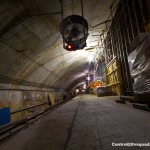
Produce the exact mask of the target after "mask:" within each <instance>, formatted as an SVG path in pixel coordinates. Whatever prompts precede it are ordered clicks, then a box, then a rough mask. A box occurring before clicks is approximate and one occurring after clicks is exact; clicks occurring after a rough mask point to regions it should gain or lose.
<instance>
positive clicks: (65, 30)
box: [60, 15, 88, 51]
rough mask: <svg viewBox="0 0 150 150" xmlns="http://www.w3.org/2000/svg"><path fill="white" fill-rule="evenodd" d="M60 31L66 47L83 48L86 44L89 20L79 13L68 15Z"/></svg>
mask: <svg viewBox="0 0 150 150" xmlns="http://www.w3.org/2000/svg"><path fill="white" fill-rule="evenodd" d="M60 32H61V34H62V37H63V43H64V48H65V49H67V50H71V51H72V50H78V49H83V48H84V47H85V46H86V39H87V36H88V22H87V21H86V19H84V18H83V17H82V16H79V15H71V16H68V17H66V18H65V19H63V21H62V23H61V25H60ZM68 48H70V49H68Z"/></svg>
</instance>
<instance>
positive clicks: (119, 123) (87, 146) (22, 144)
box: [0, 95, 150, 150]
mask: <svg viewBox="0 0 150 150" xmlns="http://www.w3.org/2000/svg"><path fill="white" fill-rule="evenodd" d="M116 99H118V97H116V96H109V97H96V96H94V95H79V96H77V97H75V98H74V99H73V100H71V101H69V102H67V103H65V104H64V105H62V106H61V107H59V108H57V109H55V110H54V111H52V112H50V113H48V114H47V115H46V116H44V117H43V118H42V119H40V120H39V121H38V122H36V123H35V124H34V125H32V126H30V127H28V128H27V129H24V130H22V131H21V132H20V133H19V134H17V135H16V136H14V137H12V138H11V139H10V140H8V141H7V142H5V143H3V144H2V145H0V149H1V150H11V149H15V150H112V149H115V150H116V149H121V150H122V149H123V150H124V149H125V150H126V149H135V150H138V149H140V150H141V149H142V150H143V149H149V147H142V148H141V147H114V146H112V143H127V142H133V143H148V142H150V132H149V131H150V113H149V112H147V111H142V110H138V109H134V108H132V106H131V104H129V103H127V104H118V103H116V102H115V100H116Z"/></svg>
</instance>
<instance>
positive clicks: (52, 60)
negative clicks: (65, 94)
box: [0, 0, 113, 89]
mask: <svg viewBox="0 0 150 150" xmlns="http://www.w3.org/2000/svg"><path fill="white" fill-rule="evenodd" d="M112 1H113V0H83V6H84V17H85V18H86V20H87V21H88V23H89V28H90V29H89V37H88V39H87V46H88V47H89V46H95V45H97V44H98V40H99V37H98V36H92V34H99V32H98V31H99V30H101V29H103V27H104V25H101V26H98V28H99V29H97V30H93V28H92V26H95V25H97V24H98V23H100V22H103V21H105V20H106V19H107V18H108V16H109V15H110V10H109V7H110V5H111V3H112ZM60 10H61V5H60V1H59V0H22V1H20V0H12V1H10V0H0V14H1V15H0V22H1V24H0V76H7V77H12V78H15V79H19V80H21V79H22V80H26V81H29V82H35V83H42V84H46V85H50V86H54V87H59V88H63V89H67V88H68V87H71V85H73V86H74V84H75V82H76V83H78V82H79V81H80V82H82V81H81V79H82V80H84V79H85V76H86V73H87V72H88V71H89V68H90V63H89V62H88V61H87V58H88V56H89V55H93V53H95V52H93V53H91V52H89V51H85V50H78V51H75V52H74V51H73V52H68V51H66V50H64V49H63V45H62V37H61V34H60V32H59V26H60V23H61V21H62V19H61V15H60ZM71 14H77V15H81V6H80V0H73V3H72V1H70V0H64V17H67V16H69V15H71ZM15 84H17V80H16V82H15Z"/></svg>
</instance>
